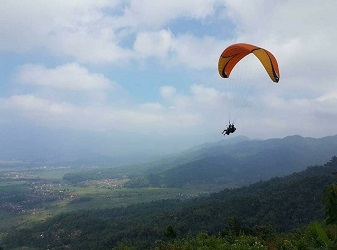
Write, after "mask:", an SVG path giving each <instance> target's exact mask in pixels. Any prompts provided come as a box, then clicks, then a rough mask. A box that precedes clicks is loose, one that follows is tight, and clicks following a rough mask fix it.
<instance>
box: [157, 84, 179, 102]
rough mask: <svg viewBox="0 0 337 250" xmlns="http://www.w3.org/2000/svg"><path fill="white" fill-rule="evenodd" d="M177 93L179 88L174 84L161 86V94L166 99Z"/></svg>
mask: <svg viewBox="0 0 337 250" xmlns="http://www.w3.org/2000/svg"><path fill="white" fill-rule="evenodd" d="M176 93H177V89H176V88H175V87H172V86H162V87H160V94H161V96H162V97H164V98H165V99H171V98H172V97H174V96H175V95H176Z"/></svg>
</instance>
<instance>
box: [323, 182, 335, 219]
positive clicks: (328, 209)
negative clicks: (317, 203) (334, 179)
mask: <svg viewBox="0 0 337 250" xmlns="http://www.w3.org/2000/svg"><path fill="white" fill-rule="evenodd" d="M323 203H324V209H325V222H326V224H337V184H335V183H333V184H332V185H330V186H327V187H325V188H324V196H323Z"/></svg>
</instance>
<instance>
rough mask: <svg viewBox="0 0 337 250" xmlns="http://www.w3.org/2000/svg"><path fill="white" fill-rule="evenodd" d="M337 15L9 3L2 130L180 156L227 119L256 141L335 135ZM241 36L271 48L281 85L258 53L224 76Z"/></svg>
mask: <svg viewBox="0 0 337 250" xmlns="http://www.w3.org/2000/svg"><path fill="white" fill-rule="evenodd" d="M336 13H337V2H336V1H335V0H324V1H316V0H296V1H295V0H282V1H281V0H274V1H268V0H250V1H244V0H184V1H181V0H179V1H177V0H169V1H168V0H162V1H157V0H124V1H123V0H72V1H68V0H30V1H22V0H20V1H19V0H1V8H0V37H1V39H0V74H1V78H0V125H2V126H13V124H16V125H17V124H20V125H21V126H26V125H27V126H36V127H40V128H49V129H56V130H57V129H65V128H66V129H69V130H72V131H81V132H82V133H101V134H107V135H108V134H109V133H115V134H116V133H117V134H118V133H119V134H120V135H123V136H124V137H123V136H122V137H120V140H123V138H125V139H126V138H128V137H134V138H137V136H138V137H139V138H142V139H141V140H144V138H149V140H155V141H156V143H155V144H156V145H161V143H162V144H166V143H169V144H170V145H169V146H170V148H171V149H172V150H173V151H174V149H178V148H179V149H180V148H183V147H188V146H191V145H192V144H194V143H202V142H207V141H216V140H221V139H223V138H224V137H223V136H222V135H221V132H222V130H223V129H224V128H225V126H226V123H228V120H229V119H231V120H232V121H233V119H234V120H235V125H236V127H237V132H236V134H237V135H245V136H248V137H250V138H262V139H267V138H280V137H285V136H288V135H295V134H296V135H301V136H310V137H316V138H317V137H322V136H328V135H335V134H337V133H336V128H337V127H336V124H337V108H336V107H337V78H336V72H337V61H336V59H335V57H336V56H337V52H336V50H334V45H335V41H337V27H336ZM239 42H243V43H250V44H254V45H257V46H259V47H262V48H265V49H267V50H269V51H270V52H272V53H273V54H274V56H275V57H276V58H277V60H278V64H279V68H280V81H279V83H278V84H275V83H273V82H271V80H270V79H269V78H268V76H267V75H266V72H264V69H263V67H262V65H261V64H260V63H259V61H258V60H257V59H256V58H254V57H253V56H249V57H247V58H245V59H246V60H245V61H244V60H243V61H242V65H241V63H240V65H238V69H237V71H235V72H234V71H233V73H232V74H233V77H232V78H231V79H223V78H221V77H220V76H219V74H218V68H217V63H218V59H219V56H220V54H221V52H222V51H223V50H224V49H225V48H226V47H227V46H229V45H231V44H233V43H239ZM233 85H234V87H233ZM238 86H239V87H238ZM248 86H249V87H248ZM150 138H151V139H150ZM168 138H170V140H168ZM146 140H147V139H145V142H144V144H146ZM168 141H169V142H168ZM114 143H118V142H117V141H116V142H114ZM177 145H180V146H179V147H178V146H177ZM143 146H144V145H143ZM143 146H142V145H141V144H139V148H142V147H143ZM166 146H168V145H166ZM124 147H126V148H127V145H124Z"/></svg>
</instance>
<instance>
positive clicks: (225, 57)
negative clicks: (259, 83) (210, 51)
mask: <svg viewBox="0 0 337 250" xmlns="http://www.w3.org/2000/svg"><path fill="white" fill-rule="evenodd" d="M250 53H253V54H254V55H255V56H256V57H257V58H258V59H259V60H260V62H261V63H262V65H263V66H264V68H265V70H266V71H267V73H268V75H269V77H270V79H271V80H272V81H273V82H278V81H279V80H280V72H279V68H278V63H277V60H276V58H275V57H274V55H273V54H272V53H270V52H269V51H268V50H266V49H263V48H260V47H257V46H255V45H251V44H247V43H237V44H233V45H230V46H229V47H227V48H226V49H225V50H224V51H223V52H222V54H221V56H220V58H219V63H218V70H219V74H220V76H221V77H223V78H228V77H229V75H230V73H231V71H232V70H233V68H234V67H235V65H236V64H237V63H238V62H239V61H240V60H241V59H242V58H244V57H245V56H247V55H248V54H250Z"/></svg>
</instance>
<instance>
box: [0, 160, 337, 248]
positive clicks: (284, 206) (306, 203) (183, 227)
mask: <svg viewBox="0 0 337 250" xmlns="http://www.w3.org/2000/svg"><path fill="white" fill-rule="evenodd" d="M336 171H337V157H333V158H332V159H331V161H330V162H328V163H327V164H325V165H323V166H314V167H310V168H308V169H307V170H305V171H302V172H299V173H294V174H292V175H290V176H286V177H282V178H273V179H271V180H268V181H261V182H258V183H255V184H251V185H249V186H246V187H242V188H237V189H229V190H227V189H226V190H223V191H221V192H218V193H214V194H212V195H210V196H208V197H203V198H197V199H192V200H185V201H182V200H162V201H156V202H151V203H144V204H139V205H132V206H128V207H122V208H116V209H104V210H89V211H80V212H72V213H65V214H61V215H59V216H56V217H54V218H52V219H49V220H47V221H46V222H43V223H41V224H37V225H35V226H33V227H32V228H26V229H22V230H17V231H15V232H12V233H10V234H9V235H8V236H7V237H6V238H5V239H4V241H3V243H2V244H3V245H4V246H5V247H7V248H10V249H11V248H15V247H23V246H25V247H34V248H38V249H44V248H45V247H46V246H48V247H49V248H53V249H63V248H64V247H65V246H66V247H68V248H71V249H111V248H112V247H114V246H117V245H120V244H121V243H123V242H124V243H125V244H127V245H128V246H136V248H137V249H149V248H151V247H155V246H156V244H157V243H158V241H160V242H162V241H164V242H166V241H168V240H170V238H172V237H173V236H174V237H177V239H183V238H186V237H194V236H195V235H197V234H199V233H200V232H207V233H208V234H209V235H214V236H216V235H219V233H220V234H225V235H227V234H228V233H226V232H227V231H226V230H228V227H229V226H231V221H232V222H233V219H230V218H234V221H237V222H239V224H240V229H242V231H243V232H246V233H251V232H253V231H255V232H256V229H257V228H260V229H261V228H268V230H267V231H268V232H287V231H289V230H292V229H294V228H299V227H302V226H304V225H307V224H308V223H310V222H312V221H314V220H322V219H323V217H324V213H323V205H322V190H323V188H324V187H326V186H328V185H330V184H331V183H333V182H334V181H336V177H334V176H333V175H332V174H331V173H332V172H336ZM171 236H172V237H171ZM156 242H157V243H156ZM178 249H179V248H178ZM247 249H250V248H247Z"/></svg>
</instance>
